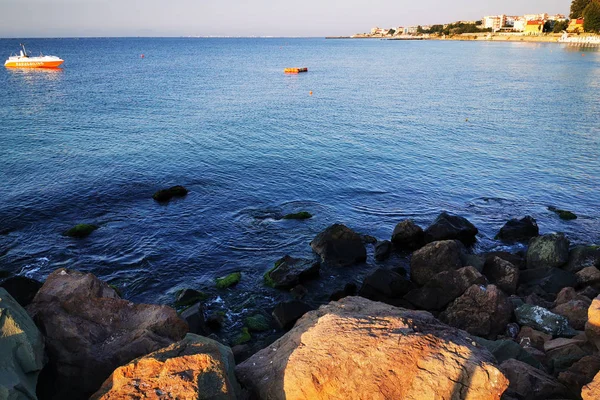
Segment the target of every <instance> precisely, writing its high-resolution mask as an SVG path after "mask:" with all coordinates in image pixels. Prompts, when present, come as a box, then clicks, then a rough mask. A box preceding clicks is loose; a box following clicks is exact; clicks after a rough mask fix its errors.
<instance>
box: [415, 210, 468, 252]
mask: <svg viewBox="0 0 600 400" xmlns="http://www.w3.org/2000/svg"><path fill="white" fill-rule="evenodd" d="M477 233H479V230H478V229H477V228H476V227H475V225H473V224H472V223H470V222H469V221H468V220H467V219H466V218H464V217H460V216H458V215H451V214H448V213H447V212H442V213H441V214H440V215H439V216H438V217H437V218H436V219H435V221H433V224H431V225H430V226H429V227H428V228H427V229H425V241H426V242H427V243H431V242H436V241H440V240H460V241H461V242H463V244H465V245H467V246H469V245H471V244H473V243H475V241H476V240H477V239H476V235H477Z"/></svg>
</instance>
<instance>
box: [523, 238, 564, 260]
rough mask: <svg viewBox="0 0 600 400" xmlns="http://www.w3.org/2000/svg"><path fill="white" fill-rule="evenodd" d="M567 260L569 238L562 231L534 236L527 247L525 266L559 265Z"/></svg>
mask: <svg viewBox="0 0 600 400" xmlns="http://www.w3.org/2000/svg"><path fill="white" fill-rule="evenodd" d="M568 261H569V239H567V238H566V237H565V235H563V234H562V233H550V234H547V235H543V236H538V237H534V238H533V239H531V240H530V241H529V248H528V249H527V268H528V269H533V268H552V267H561V266H563V265H565V264H566V263H567V262H568Z"/></svg>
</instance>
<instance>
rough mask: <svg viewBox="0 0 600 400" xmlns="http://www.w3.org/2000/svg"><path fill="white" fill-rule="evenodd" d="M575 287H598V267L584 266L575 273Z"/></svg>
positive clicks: (599, 273) (599, 272) (599, 275)
mask: <svg viewBox="0 0 600 400" xmlns="http://www.w3.org/2000/svg"><path fill="white" fill-rule="evenodd" d="M575 277H576V278H577V287H585V286H593V287H596V288H597V287H600V269H598V268H596V267H585V268H583V269H580V270H579V271H577V273H576V274H575Z"/></svg>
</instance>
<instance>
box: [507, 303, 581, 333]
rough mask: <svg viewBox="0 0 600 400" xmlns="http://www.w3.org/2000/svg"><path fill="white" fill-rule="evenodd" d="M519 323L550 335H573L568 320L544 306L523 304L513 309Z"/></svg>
mask: <svg viewBox="0 0 600 400" xmlns="http://www.w3.org/2000/svg"><path fill="white" fill-rule="evenodd" d="M515 316H516V317H517V322H518V323H519V325H525V326H529V327H531V328H533V329H535V330H538V331H542V332H544V333H547V334H549V335H552V336H573V335H574V334H575V332H574V331H573V329H572V328H571V326H570V325H569V321H567V319H566V318H565V317H563V316H561V315H558V314H555V313H553V312H551V311H549V310H547V309H545V308H542V307H539V306H532V305H530V304H524V305H522V306H521V307H519V308H517V309H516V310H515Z"/></svg>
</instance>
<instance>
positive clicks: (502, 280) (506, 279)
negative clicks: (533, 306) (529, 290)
mask: <svg viewBox="0 0 600 400" xmlns="http://www.w3.org/2000/svg"><path fill="white" fill-rule="evenodd" d="M483 274H484V275H485V276H486V278H488V280H489V281H490V283H493V284H495V285H496V286H498V287H499V288H500V289H501V290H502V291H504V292H505V293H507V294H515V292H516V291H517V286H518V284H519V269H518V268H517V267H515V266H514V265H512V264H511V263H510V262H508V261H506V260H503V259H502V258H500V257H489V258H487V259H486V261H485V264H484V266H483Z"/></svg>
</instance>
